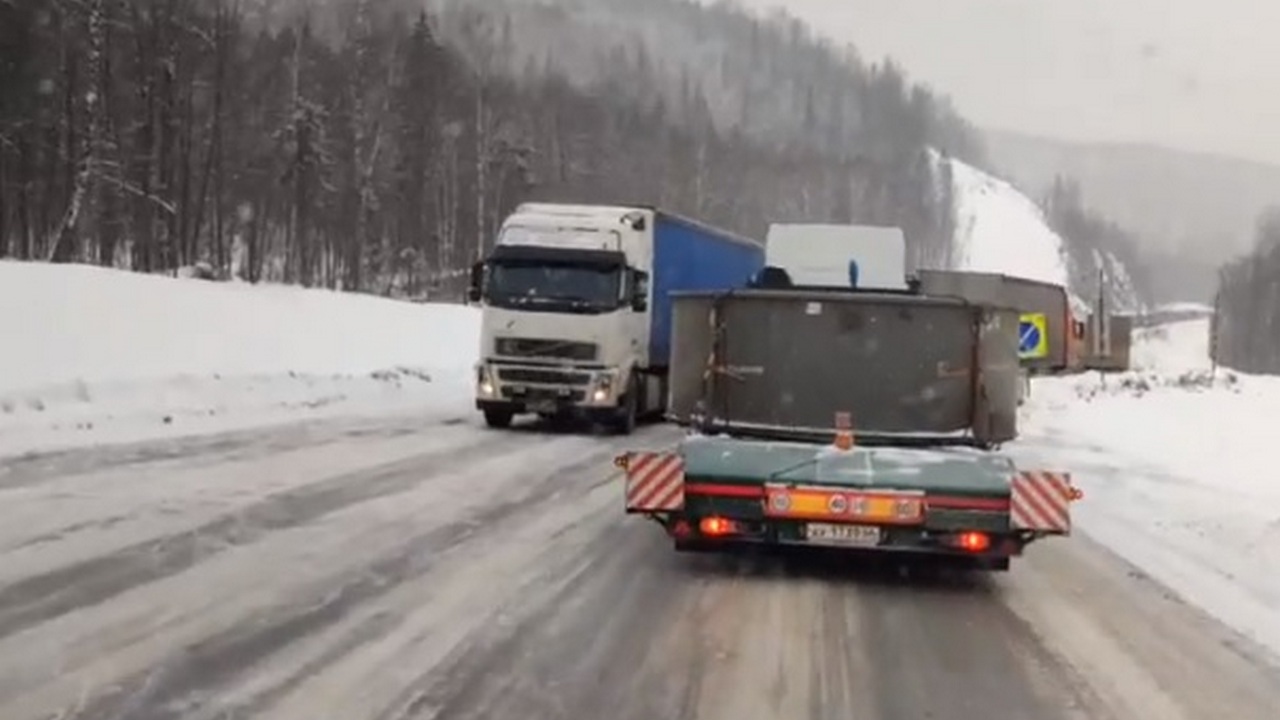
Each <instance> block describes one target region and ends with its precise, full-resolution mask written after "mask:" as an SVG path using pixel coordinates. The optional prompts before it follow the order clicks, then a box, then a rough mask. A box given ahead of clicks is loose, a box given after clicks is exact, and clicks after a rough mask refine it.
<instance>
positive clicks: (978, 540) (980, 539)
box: [956, 532, 991, 553]
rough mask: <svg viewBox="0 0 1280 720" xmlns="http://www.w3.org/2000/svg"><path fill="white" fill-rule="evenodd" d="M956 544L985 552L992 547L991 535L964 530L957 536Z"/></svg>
mask: <svg viewBox="0 0 1280 720" xmlns="http://www.w3.org/2000/svg"><path fill="white" fill-rule="evenodd" d="M956 545H958V546H960V549H962V550H967V551H969V552H975V553H979V552H983V551H985V550H987V549H989V548H990V547H991V536H990V535H988V534H986V533H983V532H964V533H960V534H959V535H958V536H956Z"/></svg>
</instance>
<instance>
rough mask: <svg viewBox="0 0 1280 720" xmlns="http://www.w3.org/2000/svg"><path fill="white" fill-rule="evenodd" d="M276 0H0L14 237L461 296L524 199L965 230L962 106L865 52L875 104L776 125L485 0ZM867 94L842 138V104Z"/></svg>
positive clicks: (699, 83) (755, 220) (159, 263)
mask: <svg viewBox="0 0 1280 720" xmlns="http://www.w3.org/2000/svg"><path fill="white" fill-rule="evenodd" d="M261 7H262V6H261V5H254V4H251V3H248V2H245V3H243V4H242V2H241V1H240V0H204V1H197V0H0V257H14V258H20V259H42V260H43V259H47V260H53V261H58V262H93V263H99V264H102V265H110V266H115V267H121V268H128V269H134V270H138V271H144V272H173V271H175V270H176V269H178V268H182V267H186V266H191V265H195V264H207V265H208V266H209V267H210V268H212V270H213V272H214V273H215V274H217V275H219V276H222V277H227V276H236V277H242V278H245V279H248V280H251V281H260V280H271V281H282V282H290V283H299V284H303V285H309V286H325V287H334V288H343V289H353V290H362V291H369V292H378V293H394V294H403V295H410V296H417V297H422V296H429V297H436V298H450V297H457V296H458V294H459V293H460V291H461V286H462V285H463V282H464V276H465V269H466V268H467V267H468V266H469V264H470V262H471V261H472V260H473V259H474V258H476V257H477V256H479V255H480V254H482V253H483V252H484V251H485V249H486V246H487V243H490V242H492V240H491V238H492V236H493V234H494V231H495V228H496V227H497V225H498V223H500V221H501V219H502V217H503V215H504V214H506V213H508V212H509V211H510V210H512V209H513V208H514V206H515V205H516V204H518V203H519V202H521V201H524V200H529V199H544V200H560V201H576V202H625V203H652V204H657V205H660V206H663V207H666V208H668V209H670V210H673V211H676V212H680V213H685V214H688V215H692V216H695V217H698V218H700V219H703V220H705V221H707V222H711V223H714V224H718V225H721V226H725V227H728V228H730V229H733V230H736V231H739V232H742V233H746V234H749V235H753V236H758V237H759V236H763V233H764V230H765V228H766V226H767V224H768V223H769V222H771V221H787V220H801V219H803V220H817V221H823V220H827V221H841V222H867V223H878V224H889V225H899V226H902V227H904V228H906V230H907V233H908V236H909V238H910V239H911V242H912V251H913V254H914V255H915V258H916V259H917V260H919V259H920V258H929V257H937V256H940V255H945V252H946V247H947V246H948V243H949V238H950V235H951V199H950V196H949V186H947V185H946V184H945V183H939V182H937V180H938V178H937V177H936V173H935V172H934V163H932V162H931V160H930V158H929V155H928V153H927V152H926V146H928V145H938V146H944V147H945V146H946V143H945V142H943V140H944V139H945V138H944V137H943V136H944V135H945V136H946V137H952V138H953V139H954V138H956V137H958V136H959V135H958V134H963V133H962V129H961V128H958V127H957V126H953V125H951V124H945V123H944V124H945V126H946V130H945V132H943V131H942V130H939V129H938V128H939V125H938V123H939V122H940V121H939V118H940V117H943V115H940V114H939V110H938V108H937V104H936V103H935V102H934V101H933V100H932V96H931V95H928V94H927V93H926V92H925V91H923V90H921V89H919V88H913V87H912V86H910V85H909V84H908V83H907V82H906V81H905V80H904V78H903V76H902V74H901V73H900V72H899V71H897V69H896V68H894V67H892V66H885V67H875V68H863V69H862V70H860V71H859V73H860V74H859V75H857V77H856V80H857V83H856V84H857V85H858V88H859V93H861V94H860V95H859V96H858V97H859V98H861V100H860V102H861V105H859V106H858V107H857V108H853V107H852V106H850V107H845V108H843V109H837V107H838V104H833V103H827V104H826V105H823V101H824V98H823V97H822V96H821V95H820V94H818V93H816V92H815V91H813V90H812V89H810V91H808V92H806V93H801V94H800V96H798V97H792V98H785V97H784V98H778V99H775V102H782V103H791V102H792V101H795V102H800V103H801V106H800V107H801V112H800V115H799V117H800V118H801V125H800V126H799V127H796V128H790V129H787V128H785V127H784V128H781V129H777V130H776V132H774V133H773V134H772V135H769V136H764V135H762V134H760V133H753V132H751V131H750V130H749V129H748V128H745V127H742V126H740V125H736V124H733V123H725V122H723V121H718V120H717V117H716V111H715V110H714V109H713V107H712V104H713V100H712V99H709V93H708V91H707V90H706V89H705V85H704V83H703V80H702V79H701V77H702V76H701V74H699V73H697V72H693V71H692V70H690V69H689V68H685V69H684V70H682V71H681V72H680V73H679V82H677V83H676V84H675V85H674V86H673V85H672V79H671V73H670V72H669V71H670V68H667V69H666V70H663V69H661V68H659V67H658V63H656V62H655V61H654V60H653V58H652V57H650V56H649V54H648V53H647V51H645V50H644V49H643V46H633V47H629V46H626V45H618V46H617V47H616V48H615V49H614V51H613V53H612V55H611V57H610V58H609V61H608V62H606V63H602V65H601V75H600V77H598V78H596V79H595V80H594V81H592V83H591V84H588V85H584V84H583V83H582V82H581V81H579V80H575V79H574V78H572V77H569V76H568V74H567V73H566V72H564V71H562V70H561V69H558V68H557V67H556V66H555V63H553V62H551V61H550V60H549V59H548V58H547V57H543V58H542V59H541V60H539V59H538V58H537V57H536V56H533V55H529V54H524V55H521V54H520V53H519V52H518V51H517V50H516V47H517V43H516V39H517V38H519V37H521V32H522V31H521V29H520V28H518V27H515V26H513V23H512V20H511V16H510V15H505V14H503V13H501V12H494V11H492V10H489V11H486V10H482V9H478V6H476V5H475V4H470V5H466V4H463V5H454V6H449V7H446V8H445V9H444V10H442V11H441V13H440V14H438V15H431V16H429V15H427V14H424V13H423V12H421V11H409V10H406V9H404V8H398V7H396V6H394V5H393V4H391V3H386V2H378V1H377V0H339V1H337V2H333V3H329V4H327V5H324V6H323V7H317V8H310V7H309V6H305V5H304V7H303V8H301V9H298V10H296V11H291V12H275V13H274V14H273V15H272V16H271V18H270V19H264V16H263V14H262V12H261ZM762 42H763V41H762ZM779 42H781V41H779ZM791 42H793V43H798V42H800V40H796V39H794V38H793V39H792V40H791ZM797 47H800V48H801V49H803V48H804V47H806V46H803V45H800V46H797ZM796 52H797V53H798V52H800V51H799V50H797V51H796ZM516 67H518V68H519V69H518V70H517V69H514V68H516ZM673 87H674V90H673ZM753 102H760V105H759V107H760V108H764V107H766V105H765V104H764V103H763V101H753ZM820 106H823V107H826V108H827V110H826V111H820V109H819V107H820ZM750 110H751V108H750V107H743V108H742V111H743V112H750ZM855 110H856V115H849V116H847V117H846V118H845V120H844V122H845V124H846V125H847V126H848V128H853V127H855V126H856V128H857V132H856V133H852V134H849V137H852V138H856V139H857V140H858V143H857V144H854V145H846V144H845V142H844V141H845V140H846V139H848V138H847V137H845V134H843V132H844V131H843V130H842V127H844V126H842V125H840V124H839V123H838V122H836V120H835V119H833V117H835V116H833V115H832V114H831V113H836V115H839V114H840V113H844V112H846V111H848V112H851V113H852V112H854V111H855ZM761 112H763V110H761ZM846 129H847V128H846ZM956 142H958V140H957V141H956Z"/></svg>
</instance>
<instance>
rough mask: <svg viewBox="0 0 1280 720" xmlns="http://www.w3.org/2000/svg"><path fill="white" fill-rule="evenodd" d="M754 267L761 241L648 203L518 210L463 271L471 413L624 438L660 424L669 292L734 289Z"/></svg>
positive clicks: (761, 259)
mask: <svg viewBox="0 0 1280 720" xmlns="http://www.w3.org/2000/svg"><path fill="white" fill-rule="evenodd" d="M764 263H765V251H764V244H763V243H762V242H759V241H756V240H752V239H748V238H744V237H741V236H738V235H735V234H733V233H731V232H728V231H726V230H720V229H717V228H713V227H710V226H708V225H705V224H703V223H700V222H697V221H694V220H690V219H688V218H683V217H679V216H677V215H674V214H671V213H667V212H663V211H661V210H657V209H654V208H647V207H619V206H601V205H561V204H550V203H527V204H524V205H521V206H520V207H518V208H517V209H516V211H515V212H514V213H512V214H511V215H510V216H509V217H508V218H507V219H506V220H505V221H504V222H503V224H502V229H501V231H500V233H499V236H498V240H497V243H496V245H495V247H494V249H493V252H492V253H491V254H490V255H489V257H488V258H486V259H485V260H484V261H483V262H482V263H478V264H477V265H476V267H475V268H474V269H473V273H472V289H471V293H470V296H471V299H472V301H473V302H477V303H480V304H481V305H482V308H483V314H482V321H481V346H480V361H479V363H478V366H477V372H476V406H477V408H478V409H479V410H481V411H482V412H483V413H484V415H485V420H486V422H487V423H488V424H489V425H490V426H494V427H505V426H506V425H509V424H510V423H511V421H512V419H513V418H514V417H515V416H516V415H519V414H522V413H536V414H537V415H539V416H541V417H542V418H544V419H548V420H553V419H561V418H565V417H567V416H573V415H576V416H586V417H587V418H589V419H591V420H593V421H596V422H599V423H603V424H609V425H612V426H613V427H615V428H617V429H618V430H620V431H622V432H630V431H631V430H632V429H634V427H635V424H636V422H637V420H638V419H642V418H645V417H660V416H661V414H662V413H663V410H664V409H665V405H666V399H667V374H668V368H669V365H670V359H671V345H672V338H671V333H672V302H671V293H673V292H687V291H727V290H733V289H737V288H743V287H746V286H747V285H748V283H750V282H751V280H752V278H753V277H754V276H755V275H756V273H758V272H759V271H760V269H761V268H763V267H764Z"/></svg>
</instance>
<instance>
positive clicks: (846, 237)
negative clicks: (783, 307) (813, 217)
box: [765, 223, 907, 290]
mask: <svg viewBox="0 0 1280 720" xmlns="http://www.w3.org/2000/svg"><path fill="white" fill-rule="evenodd" d="M765 248H766V251H765V260H766V262H767V263H768V264H769V266H770V267H776V268H781V269H782V270H784V271H785V272H786V273H787V275H788V276H789V277H790V278H791V282H792V283H793V284H794V285H798V286H823V287H858V288H876V289H882V290H906V289H907V240H906V236H905V235H904V234H903V232H902V229H901V228H896V227H877V226H871V225H829V224H803V223H775V224H773V225H770V226H769V235H768V237H767V239H766V242H765Z"/></svg>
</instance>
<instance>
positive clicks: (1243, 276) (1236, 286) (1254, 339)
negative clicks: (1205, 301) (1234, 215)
mask: <svg viewBox="0 0 1280 720" xmlns="http://www.w3.org/2000/svg"><path fill="white" fill-rule="evenodd" d="M1213 336H1214V360H1216V361H1217V362H1218V363H1220V364H1222V365H1226V366H1227V367H1231V368H1235V369H1236V370H1240V371H1242V372H1251V373H1269V374H1280V209H1272V210H1270V211H1268V212H1265V213H1263V215H1262V217H1261V218H1260V219H1259V220H1258V230H1257V242H1256V244H1255V247H1254V250H1253V252H1252V253H1250V254H1249V255H1247V256H1246V257H1243V258H1240V259H1239V260H1236V261H1234V262H1231V263H1229V264H1227V265H1225V266H1224V267H1222V268H1221V269H1220V270H1219V272H1218V295H1217V298H1216V299H1215V313H1214V333H1213Z"/></svg>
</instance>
